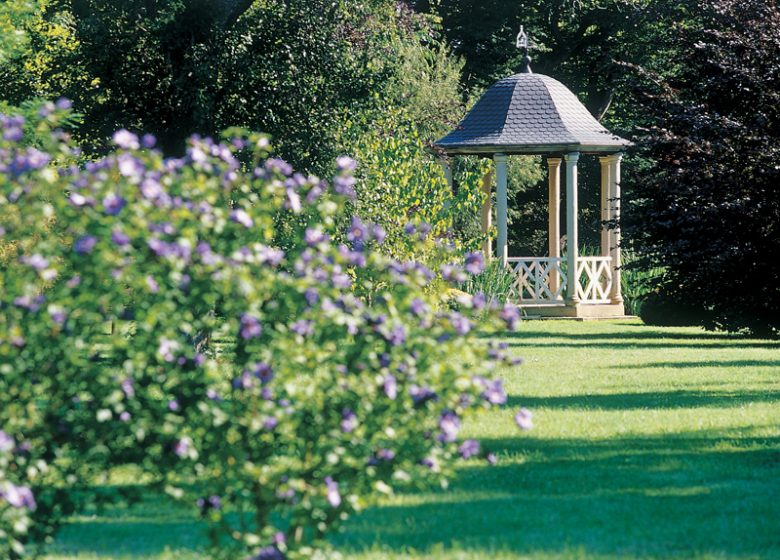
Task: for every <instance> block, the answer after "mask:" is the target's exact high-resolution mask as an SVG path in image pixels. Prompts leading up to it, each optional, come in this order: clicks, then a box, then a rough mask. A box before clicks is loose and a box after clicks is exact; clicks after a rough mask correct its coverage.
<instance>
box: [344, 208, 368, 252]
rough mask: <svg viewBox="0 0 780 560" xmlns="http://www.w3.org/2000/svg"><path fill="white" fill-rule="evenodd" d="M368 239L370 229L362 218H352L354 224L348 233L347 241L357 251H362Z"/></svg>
mask: <svg viewBox="0 0 780 560" xmlns="http://www.w3.org/2000/svg"><path fill="white" fill-rule="evenodd" d="M367 238H368V228H367V227H366V226H365V224H364V223H363V221H362V220H361V219H360V218H358V217H357V216H352V223H351V224H350V226H349V230H348V231H347V240H349V241H350V242H351V243H352V246H353V247H355V248H356V249H357V250H359V251H362V250H363V246H364V243H365V241H366V239H367Z"/></svg>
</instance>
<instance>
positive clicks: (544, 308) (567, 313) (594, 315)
mask: <svg viewBox="0 0 780 560" xmlns="http://www.w3.org/2000/svg"><path fill="white" fill-rule="evenodd" d="M520 308H521V309H522V310H523V312H524V314H525V315H526V316H527V317H550V318H555V317H558V318H562V319H615V318H622V317H626V310H625V308H624V307H623V304H622V303H618V304H615V303H579V304H577V305H564V304H563V303H552V304H523V303H521V304H520Z"/></svg>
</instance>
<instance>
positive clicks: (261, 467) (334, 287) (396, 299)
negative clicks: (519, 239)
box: [0, 119, 530, 559]
mask: <svg viewBox="0 0 780 560" xmlns="http://www.w3.org/2000/svg"><path fill="white" fill-rule="evenodd" d="M22 125H23V123H21V122H20V121H19V120H18V119H4V120H3V121H2V126H3V130H2V137H3V140H2V141H0V172H2V175H1V177H2V178H0V186H1V188H0V205H2V214H3V223H2V232H1V233H2V238H0V243H2V251H3V253H4V254H5V256H6V266H4V267H2V269H0V284H2V286H3V292H2V294H0V305H1V306H2V313H0V374H2V375H0V428H1V429H2V431H0V556H3V557H6V556H11V557H13V556H14V555H19V554H21V551H22V543H23V542H25V540H27V539H28V538H29V537H28V536H27V531H28V527H29V526H30V519H31V518H32V519H33V520H34V521H36V522H37V523H38V525H40V526H43V527H51V526H53V524H54V522H55V521H56V516H57V515H61V514H63V513H67V510H68V508H69V507H70V508H72V507H73V505H72V504H71V505H70V506H68V505H67V504H68V503H69V502H68V500H67V499H66V496H67V491H68V490H69V489H73V488H75V487H77V486H80V485H89V483H90V482H91V481H92V480H94V477H95V475H97V474H101V473H106V472H107V471H108V470H109V469H110V468H112V467H113V466H116V465H120V464H135V465H137V466H138V467H139V468H140V469H142V471H143V472H144V473H145V474H146V475H147V476H149V477H152V479H153V480H155V481H157V482H158V483H159V484H160V485H161V487H164V488H165V490H166V491H167V492H168V493H169V494H171V495H173V496H175V497H177V498H181V499H183V500H186V501H188V502H189V503H191V504H192V505H193V507H195V508H198V509H199V511H200V512H201V514H202V515H203V516H204V518H206V519H207V520H208V521H209V522H210V523H211V527H212V530H211V535H212V537H213V544H214V550H215V551H216V552H215V555H219V556H224V557H241V558H246V557H247V555H249V556H251V557H254V558H264V559H269V558H283V557H288V558H298V557H306V556H310V555H312V554H314V553H315V551H316V550H317V549H318V548H319V547H321V546H323V542H324V541H323V538H324V536H325V535H326V533H327V532H328V531H329V530H331V529H332V528H334V527H335V526H337V525H338V524H339V523H340V522H341V521H342V520H344V519H345V518H346V517H347V515H348V514H349V513H351V512H353V511H355V510H358V509H360V508H361V507H363V506H364V505H366V504H367V503H368V502H369V501H370V500H371V499H372V498H374V497H376V496H378V495H381V494H386V493H390V492H392V491H393V489H395V488H398V487H400V486H403V485H408V484H420V483H424V482H426V483H427V482H430V481H431V480H436V479H440V478H441V477H444V476H446V475H447V473H448V470H449V468H450V466H451V465H452V462H453V460H454V459H456V458H457V457H465V458H471V457H477V456H482V457H484V458H487V459H490V460H494V457H493V456H491V455H489V454H488V450H484V449H481V448H480V445H479V443H478V442H476V441H461V440H460V438H459V428H460V426H461V423H462V421H463V419H464V417H465V416H466V415H467V414H468V413H469V411H471V410H474V409H478V408H483V407H487V406H491V405H500V404H503V403H504V402H505V401H506V395H505V394H504V392H503V389H502V387H501V382H500V381H499V380H491V379H489V378H488V377H487V376H488V375H489V372H490V370H491V368H492V367H493V366H494V365H495V364H496V363H501V362H506V361H511V358H509V357H508V356H507V355H506V352H505V349H503V348H501V347H498V346H495V345H491V344H488V343H486V342H485V341H484V340H483V339H479V338H477V337H476V336H475V330H476V324H475V323H474V322H473V320H472V319H471V318H470V317H469V314H470V313H471V312H472V311H474V310H477V311H480V310H481V309H482V308H483V307H484V306H485V298H484V297H481V296H480V295H479V294H477V295H476V296H474V297H473V298H468V299H467V300H465V301H462V302H461V306H460V308H459V311H447V310H442V309H439V305H438V301H437V300H436V296H435V294H433V293H430V291H426V290H425V289H424V288H425V286H426V285H427V284H428V283H429V282H431V280H432V278H433V277H434V272H432V271H430V270H428V269H427V268H426V267H425V266H423V265H420V264H418V263H415V262H408V263H400V262H396V261H394V260H391V259H389V258H387V257H385V256H383V255H382V254H381V252H379V251H377V250H376V248H377V246H379V245H381V243H382V242H383V241H384V237H385V234H384V231H383V230H382V229H381V228H379V227H376V226H371V225H369V224H365V223H363V222H362V221H361V220H360V219H359V218H353V219H352V221H351V223H350V227H349V228H348V230H347V231H346V232H344V231H341V227H340V226H339V224H342V223H343V221H344V220H343V211H344V208H345V205H346V204H347V203H348V201H349V200H350V199H351V198H352V197H353V196H354V191H353V184H354V179H353V178H352V175H351V171H352V169H353V167H354V162H353V161H352V160H350V159H349V158H340V159H339V161H338V169H339V171H338V174H337V175H336V176H335V177H334V179H333V181H332V183H331V184H327V183H326V182H324V181H322V180H320V179H318V178H316V177H311V176H303V175H300V174H297V173H294V172H293V170H292V169H291V168H290V166H289V165H288V164H286V163H285V162H283V161H280V160H277V159H269V158H268V149H269V147H268V142H267V140H266V139H265V138H264V137H263V136H260V135H255V134H245V133H243V132H241V131H236V130H234V131H230V132H229V133H227V134H226V136H225V139H224V141H221V142H217V141H213V140H211V139H201V138H197V137H194V138H192V139H191V140H190V142H189V147H188V150H187V153H186V156H185V157H183V158H180V159H165V158H163V157H162V155H161V154H160V153H159V152H158V151H156V150H155V149H154V144H155V140H154V138H152V137H150V136H144V137H143V138H139V137H137V136H135V135H134V134H132V133H130V132H127V131H124V130H123V131H119V132H117V133H116V134H115V135H114V138H113V139H114V143H115V144H116V150H115V151H114V152H113V153H111V154H110V155H108V156H107V157H105V158H104V159H101V160H99V161H96V162H90V163H87V164H86V165H84V166H83V167H77V166H74V165H67V166H60V167H52V166H50V165H49V162H50V161H51V160H52V159H56V160H60V161H67V160H68V159H69V158H72V157H76V156H77V154H76V153H74V151H73V150H72V149H71V148H70V147H69V145H68V143H67V140H66V138H65V137H64V136H63V135H62V134H59V135H55V139H57V141H58V142H59V143H58V144H57V146H58V148H57V149H56V150H55V151H51V153H44V152H42V151H38V150H37V149H35V148H25V147H23V146H21V145H20V144H18V139H19V138H20V135H19V134H18V133H17V132H16V130H15V129H16V128H20V127H21V126H22ZM280 222H284V223H285V224H286V230H285V232H286V233H285V234H284V239H281V238H280V233H279V229H278V228H276V227H275V225H276V224H277V223H280ZM290 228H292V230H290ZM338 240H343V243H342V242H340V241H338ZM282 247H283V249H282ZM482 268H483V263H482V261H481V258H480V257H478V256H471V257H470V258H469V260H468V272H467V271H466V270H465V269H464V268H463V266H462V265H461V264H458V259H457V258H456V255H453V256H452V260H451V261H450V263H448V264H447V265H446V266H445V267H443V268H442V271H441V275H442V276H443V277H444V278H445V279H447V280H449V281H452V282H455V283H458V282H462V281H463V279H464V278H465V276H466V275H467V274H473V273H479V272H480V271H481V270H482ZM358 275H359V277H360V278H361V285H360V286H355V285H354V279H355V278H356V277H357V276H358ZM358 288H359V289H358ZM360 294H365V295H366V297H359V295H360ZM369 296H370V297H369ZM518 319H519V314H518V311H517V309H516V308H514V307H512V306H506V307H503V308H502V309H501V310H500V312H499V313H497V314H496V316H495V317H494V319H493V321H494V323H493V326H495V327H496V328H505V327H507V326H508V327H512V326H514V324H516V322H517V321H518ZM490 328H491V326H490V325H486V324H483V325H480V332H483V333H484V332H485V331H486V330H489V329H490ZM214 340H216V341H221V343H220V344H216V343H214V342H213V341H214ZM528 423H529V424H530V418H529V419H528ZM518 424H519V425H520V421H518ZM523 427H526V426H523ZM36 501H37V503H36ZM36 508H37V509H36ZM226 512H227V513H226ZM6 543H7V544H6Z"/></svg>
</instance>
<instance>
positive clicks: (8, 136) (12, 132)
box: [3, 126, 24, 142]
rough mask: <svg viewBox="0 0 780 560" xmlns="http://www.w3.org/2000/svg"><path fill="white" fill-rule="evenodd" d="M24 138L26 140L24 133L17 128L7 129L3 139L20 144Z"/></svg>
mask: <svg viewBox="0 0 780 560" xmlns="http://www.w3.org/2000/svg"><path fill="white" fill-rule="evenodd" d="M22 138H24V131H23V130H22V129H21V128H19V127H17V126H14V127H11V128H7V129H6V130H5V131H4V132H3V139H4V140H8V141H9V142H19V141H21V139H22Z"/></svg>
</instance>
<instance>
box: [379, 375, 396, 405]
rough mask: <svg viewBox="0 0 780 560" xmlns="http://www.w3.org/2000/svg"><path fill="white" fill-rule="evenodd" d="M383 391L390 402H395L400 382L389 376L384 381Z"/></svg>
mask: <svg viewBox="0 0 780 560" xmlns="http://www.w3.org/2000/svg"><path fill="white" fill-rule="evenodd" d="M382 389H383V390H384V392H385V395H387V398H388V399H390V400H395V398H396V397H397V396H398V382H397V381H396V379H395V377H394V376H393V375H391V374H387V375H385V377H384V380H383V381H382Z"/></svg>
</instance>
